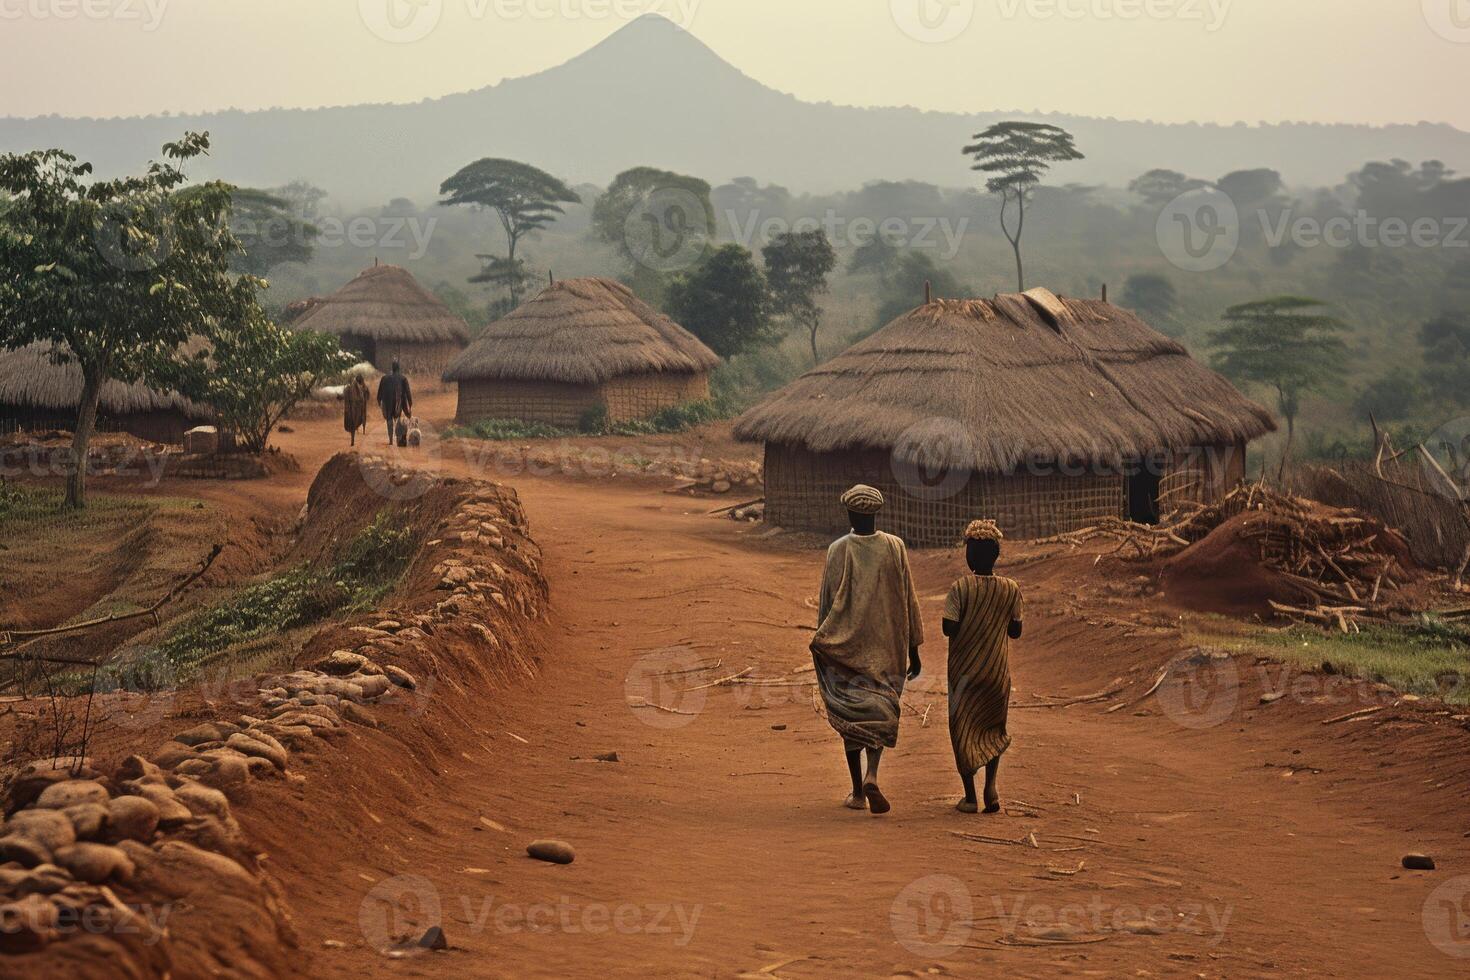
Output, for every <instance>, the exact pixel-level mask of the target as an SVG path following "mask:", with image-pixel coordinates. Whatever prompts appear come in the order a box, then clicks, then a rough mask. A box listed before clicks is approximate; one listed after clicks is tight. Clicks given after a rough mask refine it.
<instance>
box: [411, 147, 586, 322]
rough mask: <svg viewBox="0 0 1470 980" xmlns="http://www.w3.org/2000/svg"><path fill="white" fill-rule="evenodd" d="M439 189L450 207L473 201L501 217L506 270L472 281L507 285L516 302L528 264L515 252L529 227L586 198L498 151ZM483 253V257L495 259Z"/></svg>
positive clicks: (547, 221) (538, 225)
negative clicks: (524, 267)
mask: <svg viewBox="0 0 1470 980" xmlns="http://www.w3.org/2000/svg"><path fill="white" fill-rule="evenodd" d="M439 193H440V194H443V195H444V199H443V200H441V201H440V202H439V203H440V204H442V205H445V206H446V207H447V206H450V205H456V204H463V205H469V206H470V207H475V208H482V209H485V210H489V211H494V212H495V214H496V216H497V217H499V218H500V227H501V228H503V229H504V230H505V240H506V257H505V259H504V261H503V263H502V272H503V273H505V274H501V275H498V276H487V275H486V274H485V273H482V274H481V275H480V276H477V277H475V278H473V279H471V280H470V281H471V282H495V283H498V284H500V285H503V286H504V287H505V288H506V289H507V290H508V291H509V293H510V302H511V306H512V307H514V306H516V305H518V304H519V303H520V296H521V288H522V286H523V285H524V282H525V276H524V275H523V273H524V269H523V266H522V264H521V263H520V261H519V260H518V259H517V258H516V247H517V245H519V243H520V240H521V239H522V238H523V237H524V236H525V235H526V234H528V233H529V232H533V231H540V230H541V229H542V228H545V227H546V226H547V225H549V224H551V223H552V222H553V221H555V220H556V217H557V215H560V214H565V213H566V212H565V210H563V208H562V205H563V204H581V203H582V198H581V196H580V195H578V194H577V192H576V191H574V190H572V189H571V188H570V187H568V186H567V185H566V184H565V183H563V182H562V181H560V180H558V179H557V178H555V177H553V176H552V175H551V174H549V173H547V172H546V171H544V170H542V169H540V168H539V167H533V166H531V165H530V164H529V163H521V162H519V161H517V160H503V159H499V158H496V157H486V158H485V159H483V160H476V161H475V162H474V163H472V164H469V165H468V166H466V167H463V168H462V169H461V170H460V171H459V172H458V173H456V174H455V175H454V176H453V177H450V178H449V179H448V180H446V181H445V182H444V183H443V184H441V185H440V186H439ZM481 258H482V261H483V260H485V259H486V258H490V259H494V257H486V256H482V257H481ZM495 261H500V260H498V259H497V260H495ZM487 268H488V266H487ZM507 270H508V272H507Z"/></svg>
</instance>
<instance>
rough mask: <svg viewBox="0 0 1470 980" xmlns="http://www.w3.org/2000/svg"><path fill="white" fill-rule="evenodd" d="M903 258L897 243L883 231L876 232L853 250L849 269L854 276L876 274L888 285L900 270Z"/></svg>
mask: <svg viewBox="0 0 1470 980" xmlns="http://www.w3.org/2000/svg"><path fill="white" fill-rule="evenodd" d="M902 258H903V252H902V250H901V249H900V248H899V247H898V246H897V245H895V244H893V242H891V241H889V239H888V238H887V236H885V235H883V234H882V233H880V232H874V233H873V237H871V238H869V239H868V240H867V241H865V242H863V243H862V244H861V245H859V246H858V247H857V248H856V249H854V250H853V253H852V257H851V258H849V259H848V260H847V271H848V274H849V275H854V276H859V275H875V276H877V277H878V282H880V283H882V284H883V285H885V286H886V285H888V283H889V282H890V281H891V280H892V279H893V276H894V274H895V273H896V272H897V271H898V265H899V262H900V261H901V260H902Z"/></svg>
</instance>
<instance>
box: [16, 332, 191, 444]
mask: <svg viewBox="0 0 1470 980" xmlns="http://www.w3.org/2000/svg"><path fill="white" fill-rule="evenodd" d="M53 350H54V348H53V347H52V345H50V344H46V343H36V344H30V345H27V346H25V347H21V348H19V349H17V350H10V351H0V428H8V429H13V428H23V429H42V428H48V429H49V428H59V429H71V428H73V427H74V426H75V425H76V420H77V407H78V406H79V405H80V403H81V400H82V371H81V368H79V367H78V366H77V365H76V364H75V363H74V362H68V363H65V364H61V363H57V359H56V357H55V356H54V355H53V353H52V352H53ZM212 419H213V413H212V412H211V411H210V409H209V408H208V407H207V406H205V405H200V404H198V403H196V402H193V401H191V400H189V399H188V398H185V397H184V396H183V395H181V394H179V393H178V392H177V391H166V392H164V391H157V390H155V389H152V388H149V387H147V386H146V385H142V384H123V383H122V382H120V381H108V382H107V383H106V384H104V385H103V386H102V393H101V396H100V398H99V400H98V404H97V424H98V428H99V429H101V430H103V431H121V432H130V433H132V434H133V435H135V436H138V437H139V438H141V439H150V440H152V441H154V442H168V443H182V442H183V441H184V432H185V430H187V429H190V428H192V427H194V426H196V425H200V424H203V423H207V422H209V421H211V420H212Z"/></svg>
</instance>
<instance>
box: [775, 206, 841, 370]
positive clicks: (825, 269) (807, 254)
mask: <svg viewBox="0 0 1470 980" xmlns="http://www.w3.org/2000/svg"><path fill="white" fill-rule="evenodd" d="M761 257H762V258H763V259H764V260H765V264H766V284H767V286H769V287H770V290H771V310H772V312H773V313H775V314H776V315H777V316H784V317H786V318H787V319H789V320H790V321H791V322H792V323H794V324H796V325H797V326H799V327H801V328H802V329H804V330H806V332H807V338H808V340H809V341H810V342H811V348H812V366H813V367H816V366H817V365H818V364H820V363H821V360H822V359H821V355H820V354H819V353H818V352H817V334H818V332H820V330H821V328H822V304H821V302H820V298H821V296H822V295H823V294H824V293H826V292H827V277H828V276H829V275H831V274H832V270H833V269H834V268H836V266H837V253H836V252H835V251H834V250H833V248H832V243H831V242H830V241H828V240H827V233H826V232H824V231H822V230H821V229H817V230H815V231H799V232H783V233H782V234H780V235H777V236H776V237H775V238H774V239H773V240H772V241H771V244H769V245H767V246H766V247H765V248H763V249H761Z"/></svg>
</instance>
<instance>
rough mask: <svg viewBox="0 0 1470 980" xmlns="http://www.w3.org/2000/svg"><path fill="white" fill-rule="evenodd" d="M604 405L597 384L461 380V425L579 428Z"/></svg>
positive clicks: (458, 419) (457, 419)
mask: <svg viewBox="0 0 1470 980" xmlns="http://www.w3.org/2000/svg"><path fill="white" fill-rule="evenodd" d="M600 404H602V398H601V396H600V395H599V393H598V390H597V388H596V387H594V386H593V385H569V384H560V383H557V382H552V381H461V382H460V384H459V410H458V411H457V412H456V413H455V421H456V422H458V423H459V424H461V425H467V424H469V423H471V422H478V421H480V420H481V419H525V420H526V421H528V422H545V423H547V424H549V425H556V426H561V427H562V428H564V429H575V428H576V427H577V425H578V423H580V422H581V421H582V416H583V414H585V413H586V412H587V410H588V409H591V408H595V407H596V406H598V405H600Z"/></svg>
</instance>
